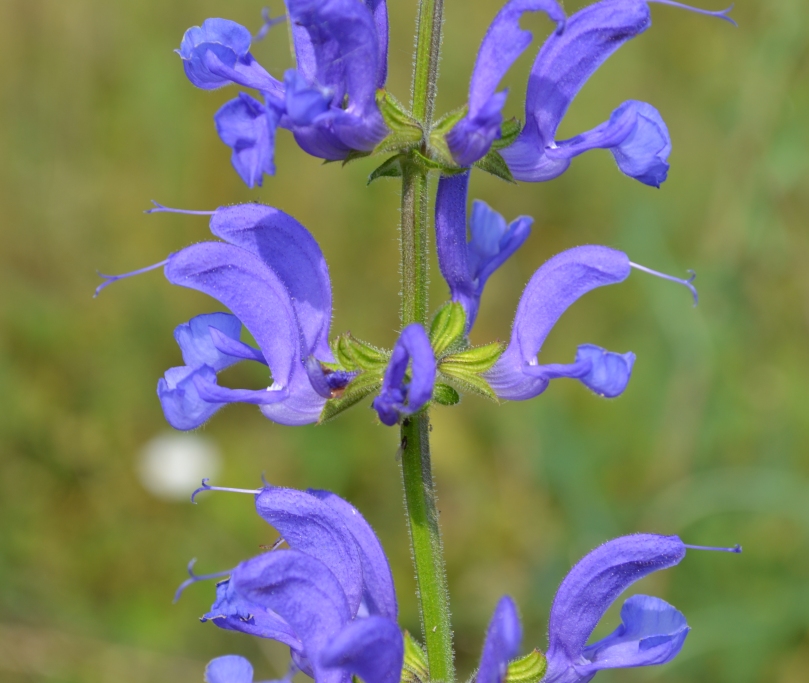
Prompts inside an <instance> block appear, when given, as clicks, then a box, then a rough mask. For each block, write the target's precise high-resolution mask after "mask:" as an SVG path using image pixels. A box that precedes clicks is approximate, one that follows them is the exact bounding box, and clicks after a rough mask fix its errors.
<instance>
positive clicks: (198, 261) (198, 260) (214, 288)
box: [165, 242, 302, 393]
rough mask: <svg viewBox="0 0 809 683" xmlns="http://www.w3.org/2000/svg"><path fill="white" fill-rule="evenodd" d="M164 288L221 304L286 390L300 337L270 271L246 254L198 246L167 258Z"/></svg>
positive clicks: (289, 307) (280, 287)
mask: <svg viewBox="0 0 809 683" xmlns="http://www.w3.org/2000/svg"><path fill="white" fill-rule="evenodd" d="M165 273H166V278H167V279H168V281H169V282H171V283H172V284H175V285H179V286H181V287H188V288H190V289H196V290H198V291H200V292H203V293H205V294H207V295H208V296H211V297H213V298H214V299H216V300H217V301H219V302H220V303H222V304H224V305H225V306H226V307H227V308H229V309H230V310H231V311H233V313H234V314H235V315H236V317H237V318H239V320H241V321H242V324H244V326H245V327H246V328H247V329H248V330H249V331H250V333H251V334H252V335H253V337H254V338H255V340H256V341H257V342H258V345H259V348H260V349H261V352H262V354H263V355H264V357H265V358H266V359H267V363H268V364H269V366H270V370H271V372H272V377H273V380H274V381H275V384H276V386H277V387H288V388H289V389H290V393H291V391H292V390H291V387H289V381H290V378H291V375H292V371H293V368H295V367H296V366H297V365H300V366H301V367H302V364H301V355H300V353H301V351H300V345H301V342H300V331H299V328H298V323H297V320H296V317H295V311H294V309H293V306H292V302H291V301H290V298H289V292H288V290H287V288H286V287H285V286H284V284H283V282H281V280H280V279H279V277H278V276H277V275H276V274H275V272H274V271H273V270H271V269H270V268H268V267H267V265H266V264H265V263H264V262H263V261H261V260H260V259H259V258H258V257H257V256H255V255H254V254H252V253H250V252H249V251H247V250H246V249H242V248H240V247H236V246H233V245H230V244H222V243H217V242H201V243H199V244H195V245H192V246H190V247H186V248H185V249H183V250H182V251H179V252H177V253H176V254H172V255H171V256H170V257H169V259H168V263H167V264H166V266H165Z"/></svg>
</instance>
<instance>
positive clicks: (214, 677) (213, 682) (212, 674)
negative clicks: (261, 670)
mask: <svg viewBox="0 0 809 683" xmlns="http://www.w3.org/2000/svg"><path fill="white" fill-rule="evenodd" d="M205 683H253V665H252V664H250V662H248V661H247V660H246V659H245V658H244V657H239V656H238V655H225V656H224V657H217V658H216V659H212V660H211V661H210V662H208V666H206V667H205Z"/></svg>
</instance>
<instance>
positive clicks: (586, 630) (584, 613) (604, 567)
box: [545, 534, 686, 683]
mask: <svg viewBox="0 0 809 683" xmlns="http://www.w3.org/2000/svg"><path fill="white" fill-rule="evenodd" d="M685 550H686V549H685V546H684V545H683V542H682V541H681V540H680V539H679V538H678V537H677V536H658V535H656V534H635V535H632V536H622V537H620V538H616V539H614V540H612V541H609V542H608V543H605V544H604V545H602V546H600V547H598V548H596V549H595V550H593V551H592V552H590V553H588V554H587V555H585V556H584V557H583V558H582V559H581V560H580V561H579V562H578V563H577V564H576V565H575V566H574V567H573V569H571V570H570V572H569V573H568V575H567V576H566V577H565V579H564V581H562V584H561V585H560V586H559V590H558V591H557V592H556V597H555V598H554V601H553V606H552V607H551V615H550V621H549V623H548V652H547V658H548V674H547V676H546V678H545V681H546V682H547V683H560V682H562V681H564V682H565V683H571V682H572V681H586V680H589V676H588V675H587V673H586V672H585V673H584V675H582V674H580V673H577V672H576V668H577V667H578V666H579V665H581V664H583V663H584V662H583V660H582V658H581V655H582V652H583V650H584V649H585V645H586V644H587V639H588V638H589V637H590V634H591V633H592V632H593V629H595V627H596V625H597V624H598V622H599V620H600V619H601V617H602V616H603V614H604V612H606V610H607V608H608V607H609V606H610V605H611V604H612V602H613V601H614V600H615V599H616V598H617V597H618V596H619V595H620V594H621V593H622V592H623V591H624V590H626V589H627V588H628V587H629V586H631V585H632V584H633V583H635V581H638V580H639V579H642V578H643V577H644V576H647V575H648V574H651V573H652V572H655V571H657V570H659V569H666V568H668V567H673V566H674V565H676V564H678V563H679V562H680V560H682V559H683V557H685ZM631 619H632V620H633V626H634V627H636V630H637V631H638V633H640V632H641V631H642V630H643V627H644V624H647V623H648V622H646V621H644V620H643V619H637V618H635V614H634V612H633V615H632V617H631ZM652 647H654V643H652ZM571 670H572V671H571ZM590 675H591V674H590Z"/></svg>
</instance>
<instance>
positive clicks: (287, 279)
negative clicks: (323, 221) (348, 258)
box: [211, 204, 333, 361]
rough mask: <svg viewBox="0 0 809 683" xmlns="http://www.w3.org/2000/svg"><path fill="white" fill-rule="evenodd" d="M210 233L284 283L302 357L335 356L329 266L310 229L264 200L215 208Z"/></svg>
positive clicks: (329, 359) (324, 358)
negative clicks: (251, 256)
mask: <svg viewBox="0 0 809 683" xmlns="http://www.w3.org/2000/svg"><path fill="white" fill-rule="evenodd" d="M211 232H212V233H213V234H214V235H216V236H217V237H220V238H221V239H223V240H226V241H227V242H230V243H231V244H233V245H235V246H237V247H241V248H242V249H246V250H248V251H249V252H251V253H252V254H254V255H255V256H257V257H259V258H260V259H261V260H262V261H263V262H264V263H265V264H266V265H267V267H269V268H270V269H272V271H273V272H274V273H275V274H277V276H278V277H279V279H280V280H281V282H283V283H284V286H285V287H286V289H287V291H288V292H289V297H290V301H291V303H292V306H293V308H294V309H295V313H296V316H297V320H298V325H299V326H300V328H301V332H302V334H303V349H302V355H303V357H307V356H309V355H310V354H315V355H316V356H317V357H318V358H320V359H321V360H324V361H331V360H333V357H332V354H331V350H330V349H329V327H330V325H331V306H332V297H331V281H330V279H329V268H328V265H327V264H326V259H325V257H324V256H323V252H322V251H321V250H320V246H319V245H318V243H317V241H316V240H315V238H314V237H313V236H312V233H310V232H309V231H308V230H307V229H306V228H305V227H304V226H303V225H301V224H300V223H299V222H298V221H296V220H295V219H294V218H293V217H292V216H290V215H289V214H287V213H284V212H283V211H281V210H280V209H276V208H273V207H271V206H264V205H262V204H238V205H236V206H229V207H221V208H219V209H217V210H216V212H215V213H214V215H213V217H212V218H211Z"/></svg>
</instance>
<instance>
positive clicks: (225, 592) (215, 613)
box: [202, 579, 303, 652]
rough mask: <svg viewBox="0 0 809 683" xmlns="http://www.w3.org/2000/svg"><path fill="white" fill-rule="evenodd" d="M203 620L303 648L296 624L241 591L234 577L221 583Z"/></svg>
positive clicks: (295, 648)
mask: <svg viewBox="0 0 809 683" xmlns="http://www.w3.org/2000/svg"><path fill="white" fill-rule="evenodd" d="M202 621H212V622H213V623H214V624H216V625H217V626H218V627H219V628H223V629H226V630H228V631H239V632H240V633H247V634H248V635H251V636H258V637H259V638H268V639H269V640H277V641H278V642H279V643H284V645H288V646H289V647H290V648H291V649H292V650H294V651H297V652H300V651H302V650H303V644H302V643H301V641H300V639H299V638H298V636H297V635H296V634H295V630H294V629H293V628H292V626H290V625H289V624H288V623H287V622H286V621H284V620H283V619H282V618H281V617H280V616H278V614H276V613H275V612H273V611H272V610H271V609H267V608H266V607H265V606H263V605H258V604H255V603H252V602H250V601H249V600H247V599H245V598H244V597H243V596H242V595H240V594H239V593H237V592H236V590H235V586H234V584H233V582H232V581H231V580H230V579H228V580H226V581H220V582H219V583H218V584H217V586H216V600H215V601H214V603H213V605H212V606H211V610H210V611H209V612H208V613H207V614H205V615H204V616H203V617H202Z"/></svg>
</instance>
